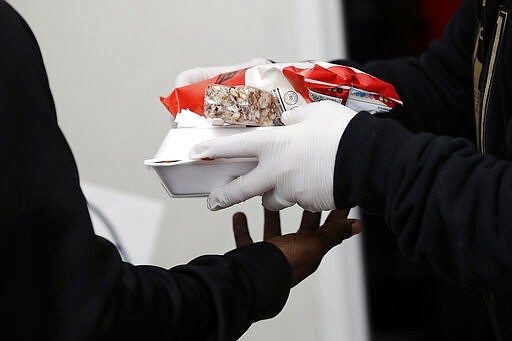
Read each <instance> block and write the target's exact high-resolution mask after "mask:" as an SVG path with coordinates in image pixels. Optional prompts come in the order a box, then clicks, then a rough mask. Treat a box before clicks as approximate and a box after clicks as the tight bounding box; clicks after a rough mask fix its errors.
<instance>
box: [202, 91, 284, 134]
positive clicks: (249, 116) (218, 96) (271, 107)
mask: <svg viewBox="0 0 512 341" xmlns="http://www.w3.org/2000/svg"><path fill="white" fill-rule="evenodd" d="M204 115H205V116H206V117H207V118H209V119H211V120H212V122H214V124H224V123H228V124H242V125H249V126H272V125H281V123H280V122H281V120H280V117H281V115H280V112H279V109H278V106H277V100H276V98H275V97H274V95H272V94H271V93H270V92H267V91H263V90H260V89H257V88H255V87H252V86H244V85H241V86H227V85H221V84H210V85H208V87H207V88H206V92H205V97H204Z"/></svg>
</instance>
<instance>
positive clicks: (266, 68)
mask: <svg viewBox="0 0 512 341" xmlns="http://www.w3.org/2000/svg"><path fill="white" fill-rule="evenodd" d="M211 84H220V85H224V86H226V87H235V88H227V89H225V90H222V89H221V90H222V92H224V93H229V91H230V90H231V91H233V93H235V94H236V93H238V95H239V94H240V93H244V91H241V90H239V89H238V88H236V87H240V86H246V87H253V88H256V89H259V90H261V91H262V93H261V94H263V95H264V94H265V93H264V92H268V93H271V94H272V95H273V96H274V98H275V101H276V105H277V108H278V112H279V113H282V112H284V111H286V110H290V109H293V108H295V107H297V106H299V105H302V104H306V103H310V102H315V101H321V100H332V101H335V102H337V103H340V104H343V105H346V106H348V107H350V108H352V109H354V110H356V111H362V110H365V111H369V112H370V113H377V112H386V111H389V110H391V109H392V108H394V107H395V106H397V105H402V101H401V100H400V98H399V97H398V94H397V93H396V91H395V89H394V88H393V86H392V85H391V84H389V83H387V82H384V81H382V80H380V79H378V78H376V77H374V76H371V75H369V74H367V73H365V72H362V71H360V70H357V69H355V68H352V67H348V66H342V65H336V64H331V63H326V62H319V61H315V62H302V63H276V64H264V65H258V66H254V67H249V68H246V69H241V70H236V71H232V72H227V73H223V74H220V75H217V76H215V77H213V78H210V79H207V80H205V81H202V82H198V83H194V84H190V85H187V86H184V87H180V88H176V89H174V90H173V91H172V93H171V94H170V95H169V96H168V97H166V98H160V100H161V101H162V103H163V104H164V105H165V107H166V108H167V109H168V110H169V111H170V112H171V114H172V115H173V116H174V117H176V115H177V114H178V113H179V112H181V111H182V110H185V109H188V110H190V111H192V112H194V113H196V114H198V115H201V116H204V115H205V93H207V89H208V86H209V85H211ZM236 89H238V90H236ZM210 92H211V91H209V92H208V93H210ZM217 92H220V91H217ZM218 97H219V99H218V101H219V102H223V101H224V102H225V101H229V100H230V98H228V97H226V96H223V97H222V98H220V96H218ZM206 100H207V101H206V102H207V105H211V104H212V101H215V100H217V99H216V97H208V98H206ZM238 101H240V99H238ZM218 104H219V105H220V106H219V107H222V105H224V104H225V103H218ZM225 106H226V107H229V106H228V105H225ZM254 107H257V106H254ZM230 108H232V106H231V107H230ZM258 116H259V115H258V113H256V115H252V116H251V117H252V118H253V120H252V121H249V122H248V121H244V122H242V123H243V124H248V125H256V126H258V125H267V124H266V123H263V121H258V119H257V117H258ZM254 117H256V118H254ZM223 119H224V122H226V123H235V124H236V123H237V122H236V120H234V121H231V120H228V119H226V117H223ZM265 122H274V123H273V124H276V123H275V122H279V119H278V117H276V118H275V119H274V120H268V119H267V120H266V121H265Z"/></svg>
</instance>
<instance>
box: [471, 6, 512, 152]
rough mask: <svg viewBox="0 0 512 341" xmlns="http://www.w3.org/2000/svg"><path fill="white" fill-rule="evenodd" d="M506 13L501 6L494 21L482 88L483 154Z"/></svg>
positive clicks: (480, 144) (479, 140)
mask: <svg viewBox="0 0 512 341" xmlns="http://www.w3.org/2000/svg"><path fill="white" fill-rule="evenodd" d="M507 17H508V13H507V12H505V11H504V10H503V6H501V9H500V11H499V14H498V19H497V21H496V29H495V32H494V39H493V40H492V49H491V54H490V58H489V64H488V69H487V74H486V80H485V87H484V93H483V96H482V103H481V104H482V106H481V108H482V109H481V114H480V122H479V125H480V126H479V129H478V131H479V132H480V134H479V135H480V136H479V137H478V142H479V146H480V151H481V152H482V153H485V151H486V145H485V140H486V131H485V129H486V118H487V114H488V113H487V110H488V105H489V94H490V92H491V87H492V83H493V82H492V81H493V78H494V71H495V68H494V67H495V65H496V56H497V54H498V49H499V47H500V42H501V38H502V34H503V31H504V29H505V24H506V22H507Z"/></svg>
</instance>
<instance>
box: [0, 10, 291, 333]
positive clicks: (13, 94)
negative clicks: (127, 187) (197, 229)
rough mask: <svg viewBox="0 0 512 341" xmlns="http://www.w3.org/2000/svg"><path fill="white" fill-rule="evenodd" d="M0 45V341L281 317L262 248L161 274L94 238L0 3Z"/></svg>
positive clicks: (37, 58) (199, 329) (25, 55)
mask: <svg viewBox="0 0 512 341" xmlns="http://www.w3.org/2000/svg"><path fill="white" fill-rule="evenodd" d="M0 46H1V48H0V159H1V160H2V166H1V171H0V193H1V195H0V227H1V232H2V237H1V238H0V256H1V259H2V264H3V266H2V280H1V281H0V300H1V302H2V304H1V311H2V313H1V315H0V319H1V322H0V323H1V325H2V328H1V330H0V339H3V340H7V339H12V338H13V337H14V338H15V339H18V340H22V339H27V340H34V339H49V340H90V339H95V340H100V339H109V340H112V339H124V340H164V339H165V340H234V339H237V338H238V337H239V336H240V335H241V334H242V333H243V332H244V331H245V330H246V329H247V328H248V326H249V325H250V324H251V323H252V322H254V321H257V320H260V319H264V318H268V317H271V316H274V315H276V314H277V313H278V312H279V311H280V310H281V309H282V307H283V305H284V303H285V301H286V299H287V296H288V292H289V288H290V283H291V274H290V269H289V265H288V263H287V261H286V259H285V257H284V255H283V254H282V253H281V252H280V251H279V249H277V248H276V247H275V246H273V245H272V244H268V243H257V244H253V245H251V246H248V247H245V248H242V249H237V250H234V251H232V252H229V253H228V254H226V255H217V256H216V255H211V256H203V257H199V258H197V259H195V260H193V261H192V262H190V263H189V264H187V265H181V266H177V267H174V268H172V269H164V268H159V267H155V266H133V265H131V264H128V263H124V262H123V261H122V260H121V258H120V256H119V254H118V252H117V250H116V249H115V247H114V246H113V245H112V244H111V243H110V242H108V241H106V240H105V239H103V238H101V237H98V236H95V235H94V231H93V228H92V224H91V221H90V217H89V214H88V210H87V205H86V201H85V199H84V197H83V194H82V192H81V189H80V186H79V177H78V173H77V169H76V165H75V162H74V159H73V156H72V153H71V150H70V149H69V146H68V144H67V143H66V140H65V138H64V136H63V135H62V133H61V131H60V129H59V127H58V124H57V118H56V114H55V106H54V103H53V99H52V95H51V91H50V87H49V84H48V80H47V77H46V71H45V68H44V65H43V60H42V57H41V54H40V51H39V48H38V46H37V42H36V39H35V37H34V36H33V34H32V32H31V31H30V29H29V27H28V26H27V24H26V23H25V22H24V21H23V19H22V18H21V17H20V16H19V15H18V14H17V13H16V12H15V11H14V10H13V9H12V8H11V7H10V6H9V5H8V4H7V3H6V2H4V1H2V0H0Z"/></svg>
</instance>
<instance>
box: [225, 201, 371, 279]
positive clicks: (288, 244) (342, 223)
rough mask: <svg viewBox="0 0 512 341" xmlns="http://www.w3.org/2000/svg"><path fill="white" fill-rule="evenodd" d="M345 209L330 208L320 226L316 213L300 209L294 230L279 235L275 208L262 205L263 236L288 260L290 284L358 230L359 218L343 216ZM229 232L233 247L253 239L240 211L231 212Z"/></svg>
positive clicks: (305, 273)
mask: <svg viewBox="0 0 512 341" xmlns="http://www.w3.org/2000/svg"><path fill="white" fill-rule="evenodd" d="M348 212H349V209H344V210H335V211H331V213H330V214H329V216H328V217H327V219H326V221H325V223H324V224H323V225H322V226H320V213H312V212H309V211H304V212H303V214H302V220H301V223H300V227H299V229H298V230H297V232H295V233H290V234H286V235H284V236H283V235H281V220H280V217H279V212H278V211H277V212H273V211H269V210H267V209H265V212H264V215H265V216H264V217H265V218H264V232H263V240H265V241H267V242H269V243H272V244H274V245H275V246H277V247H278V248H279V249H280V250H281V252H282V253H283V254H284V256H285V257H286V259H287V260H288V263H289V264H290V268H291V271H292V287H293V286H295V285H296V284H298V283H299V282H301V281H302V280H303V279H305V278H306V277H308V276H309V275H311V274H312V273H313V272H314V271H315V270H316V269H317V268H318V266H319V265H320V261H321V260H322V258H323V257H324V255H325V254H326V253H327V252H328V251H329V250H330V249H331V248H333V247H334V246H336V245H338V244H340V243H341V242H342V241H343V240H345V239H347V238H349V237H351V236H353V235H354V234H357V233H359V232H361V231H362V229H363V224H362V222H361V221H359V220H356V219H347V215H348ZM233 233H234V236H235V242H236V246H237V247H240V246H244V245H248V244H252V243H253V240H252V238H251V235H250V234H249V229H248V225H247V218H246V216H245V214H244V213H241V212H238V213H235V214H234V215H233Z"/></svg>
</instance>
